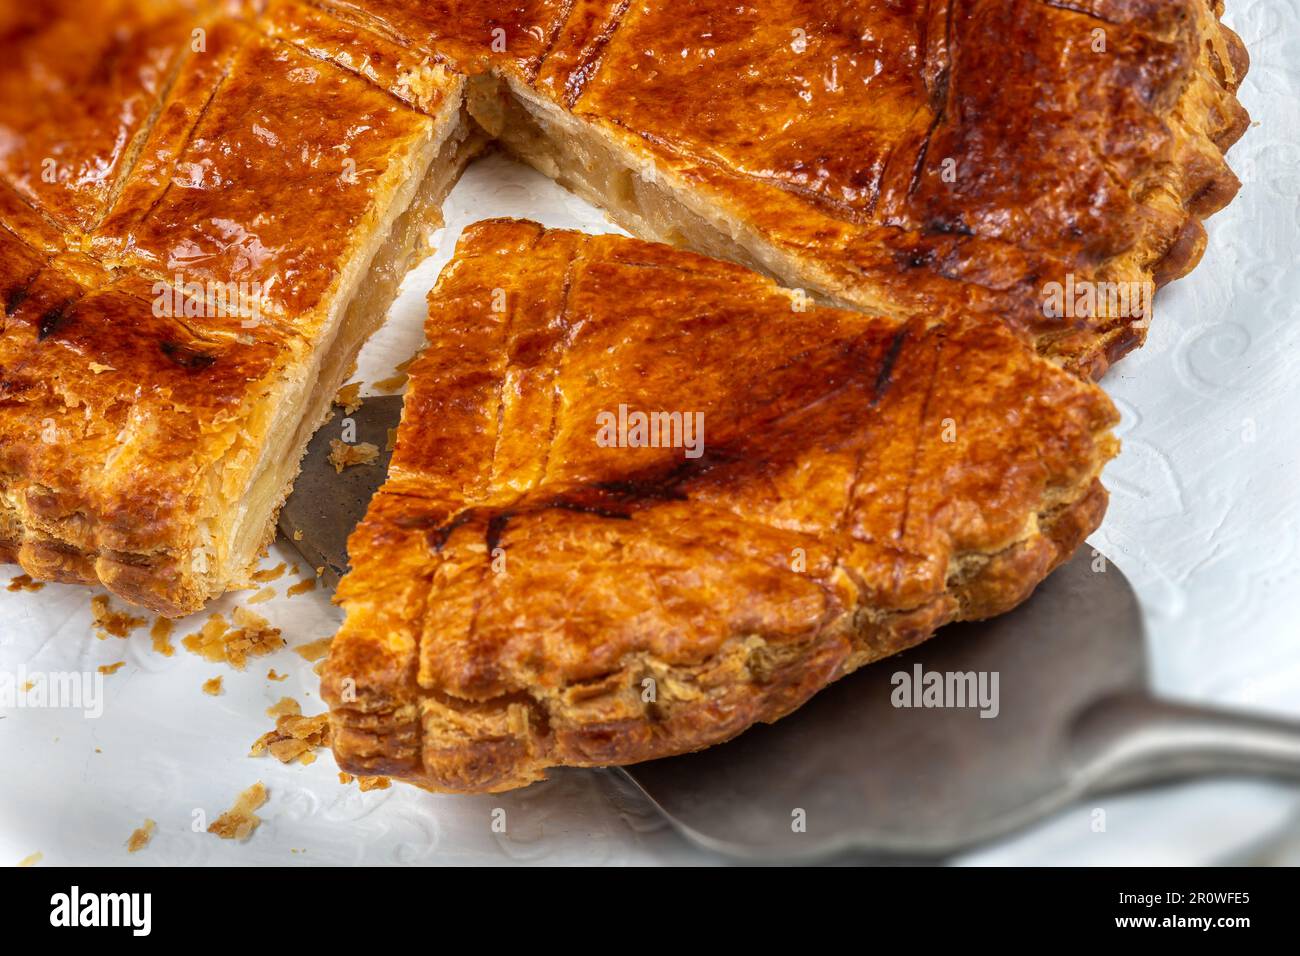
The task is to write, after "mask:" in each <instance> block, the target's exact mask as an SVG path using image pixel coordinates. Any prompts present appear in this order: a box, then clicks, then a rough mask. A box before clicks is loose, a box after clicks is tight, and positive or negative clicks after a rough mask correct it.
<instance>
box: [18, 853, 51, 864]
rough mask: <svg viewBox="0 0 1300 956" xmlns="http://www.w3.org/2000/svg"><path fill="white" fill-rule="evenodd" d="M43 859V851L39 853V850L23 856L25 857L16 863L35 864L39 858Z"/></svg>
mask: <svg viewBox="0 0 1300 956" xmlns="http://www.w3.org/2000/svg"><path fill="white" fill-rule="evenodd" d="M43 859H45V854H44V853H40V852H36V853H33V854H32V855H31V856H25V857H23V858H22V859H21V860H19V861H18V865H19V866H35V865H36V864H37V863H40V862H41V860H43Z"/></svg>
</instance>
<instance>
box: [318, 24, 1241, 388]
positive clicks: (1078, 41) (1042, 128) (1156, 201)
mask: <svg viewBox="0 0 1300 956" xmlns="http://www.w3.org/2000/svg"><path fill="white" fill-rule="evenodd" d="M334 6H335V7H336V8H338V9H340V10H343V11H345V13H344V14H343V15H347V16H350V17H353V18H354V19H355V20H356V22H367V23H375V24H381V25H382V28H383V29H387V30H391V31H393V32H394V34H395V35H397V36H400V37H401V38H402V42H408V43H414V44H424V45H425V47H426V48H427V49H429V50H431V51H436V52H437V53H438V55H441V56H446V57H448V58H450V59H451V60H453V61H454V62H455V63H456V64H457V65H458V67H459V68H461V69H464V70H467V71H475V70H481V69H486V68H487V67H488V66H492V67H494V68H495V69H497V70H498V71H501V72H503V73H505V74H506V75H508V76H509V77H511V79H512V81H513V82H514V83H515V84H516V92H519V91H521V90H522V91H526V92H527V93H529V94H531V95H534V96H536V97H538V98H540V100H541V101H543V102H545V103H549V104H551V105H553V106H554V107H556V108H558V109H560V110H563V111H565V112H567V113H569V114H571V115H573V116H574V117H577V118H580V119H581V120H583V121H585V122H587V123H590V124H594V126H595V127H596V128H598V129H599V130H601V131H602V133H603V134H604V135H606V136H607V137H609V138H610V139H611V140H612V141H614V142H616V143H618V144H620V147H621V148H622V149H623V150H625V151H627V152H628V153H630V154H633V155H638V156H640V157H641V158H642V162H641V170H640V171H641V174H642V175H644V176H647V177H651V178H653V179H655V180H658V181H661V182H662V183H663V184H665V187H666V188H667V189H668V190H669V191H673V192H675V193H678V194H680V193H683V192H685V193H694V194H696V195H697V196H699V197H702V198H701V201H702V202H703V203H704V204H705V205H706V206H707V209H706V210H704V211H703V213H702V214H704V215H706V216H707V217H712V218H713V219H714V220H715V224H718V223H720V225H719V228H721V229H724V230H727V229H729V230H731V231H732V232H734V233H736V234H738V235H740V234H745V233H750V232H752V233H753V234H754V235H755V236H756V237H757V238H758V239H759V240H760V241H761V242H762V243H764V244H765V245H766V246H768V247H770V248H769V249H767V250H766V251H765V252H764V254H763V255H760V256H758V258H760V260H762V261H761V264H762V265H763V266H764V267H765V268H767V269H769V270H770V271H772V272H775V273H776V274H778V275H780V276H781V278H782V279H783V281H784V282H785V283H786V284H788V285H794V284H803V285H805V286H806V287H807V288H809V289H813V290H816V291H818V292H819V293H821V294H823V295H824V296H825V297H827V298H828V299H830V300H831V301H833V302H837V303H840V304H849V305H853V306H856V307H861V308H868V309H872V310H874V311H880V312H884V313H887V314H892V315H899V316H903V315H915V314H920V313H924V314H930V315H933V314H936V313H941V312H961V311H966V312H970V311H975V312H979V313H981V314H985V315H988V316H989V317H990V318H994V317H996V318H998V319H1001V320H1003V321H1006V322H1008V323H1009V324H1010V325H1011V326H1012V327H1013V328H1015V329H1016V330H1017V331H1019V332H1021V333H1022V334H1023V335H1025V336H1026V337H1028V338H1030V339H1032V340H1033V341H1035V342H1036V344H1037V345H1038V347H1039V348H1040V350H1041V351H1043V352H1044V353H1045V354H1047V355H1049V356H1050V357H1052V358H1053V359H1054V360H1055V361H1057V362H1058V363H1059V364H1064V365H1067V366H1069V367H1071V368H1073V369H1075V370H1076V371H1078V372H1080V373H1082V374H1087V375H1090V376H1093V377H1098V376H1100V374H1101V373H1102V372H1104V371H1105V369H1106V368H1107V367H1108V366H1109V365H1110V364H1111V363H1112V362H1113V361H1115V360H1116V359H1118V358H1119V357H1120V356H1121V355H1123V354H1124V353H1125V352H1127V351H1128V350H1130V349H1132V348H1133V347H1135V346H1136V345H1138V344H1140V343H1141V341H1142V339H1143V338H1144V336H1145V330H1146V325H1147V320H1148V319H1149V310H1148V311H1144V312H1142V313H1141V314H1130V313H1129V312H1122V311H1120V310H1110V311H1108V310H1097V311H1096V312H1095V314H1090V315H1085V316H1074V315H1070V316H1068V317H1067V318H1065V319H1064V320H1063V319H1062V318H1061V317H1059V316H1057V315H1055V314H1049V312H1050V310H1045V308H1044V299H1045V291H1044V287H1045V286H1046V285H1047V284H1049V283H1053V282H1065V281H1066V279H1067V277H1075V278H1077V279H1079V280H1083V281H1085V282H1098V283H1121V282H1123V283H1140V284H1144V283H1154V284H1163V283H1164V282H1167V281H1168V280H1170V279H1172V278H1177V277H1178V276H1180V275H1183V274H1184V273H1186V272H1187V271H1189V270H1190V269H1191V268H1192V267H1193V266H1195V264H1196V262H1197V260H1198V259H1199V257H1200V255H1201V252H1202V251H1203V249H1204V244H1205V234H1204V230H1203V229H1202V227H1201V225H1200V219H1201V218H1202V217H1204V216H1207V215H1209V214H1210V213H1212V212H1214V211H1215V210H1217V209H1219V208H1221V207H1222V206H1224V205H1226V203H1227V202H1228V201H1229V200H1230V199H1231V198H1232V196H1233V195H1234V193H1235V191H1236V189H1237V186H1238V183H1237V180H1236V177H1235V176H1233V174H1232V172H1231V170H1229V169H1228V167H1227V165H1226V164H1225V162H1224V159H1223V153H1224V151H1225V150H1226V149H1227V147H1228V146H1230V145H1231V144H1232V143H1233V142H1234V141H1235V140H1236V139H1237V138H1238V137H1239V136H1240V135H1241V134H1242V133H1243V132H1244V131H1245V129H1246V126H1247V124H1248V121H1249V117H1248V116H1247V115H1246V112H1245V110H1244V109H1243V108H1242V107H1241V105H1240V104H1239V103H1238V102H1237V100H1236V97H1235V96H1234V93H1235V90H1236V88H1237V86H1238V84H1239V83H1240V82H1241V79H1242V76H1243V75H1244V73H1245V70H1246V66H1247V56H1246V52H1245V48H1244V46H1243V45H1242V44H1241V41H1240V40H1239V39H1238V38H1237V37H1236V35H1235V34H1233V33H1232V31H1231V30H1228V29H1227V28H1226V27H1224V26H1223V25H1222V24H1221V23H1220V22H1219V19H1218V17H1219V14H1220V13H1221V11H1222V3H1221V2H1219V0H1084V2H1078V3H1051V2H1046V0H935V2H926V3H921V2H906V3H897V2H883V0H880V2H874V0H873V2H862V0H852V2H843V0H840V2H831V3H827V2H825V0H763V2H761V3H752V4H748V5H745V4H736V3H734V2H732V0H695V2H691V3H655V2H628V0H576V2H559V0H554V2H547V0H533V2H527V3H519V4H511V5H508V6H503V5H501V4H497V3H488V2H477V3H432V4H409V3H404V2H401V0H346V2H339V3H336V4H334ZM544 122H546V121H545V120H544ZM575 148H579V147H575ZM694 211H695V212H697V213H701V209H699V208H698V207H697V208H695V209H694ZM792 273H797V277H796V275H794V274H792ZM1112 311H1114V312H1116V313H1117V314H1112Z"/></svg>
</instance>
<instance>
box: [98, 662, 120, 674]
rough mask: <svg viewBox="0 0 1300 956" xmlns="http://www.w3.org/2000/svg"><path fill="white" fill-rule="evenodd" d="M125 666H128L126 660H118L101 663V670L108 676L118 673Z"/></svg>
mask: <svg viewBox="0 0 1300 956" xmlns="http://www.w3.org/2000/svg"><path fill="white" fill-rule="evenodd" d="M125 666H126V661H118V662H117V663H116V664H100V665H99V672H100V673H101V674H103V675H104V676H105V677H107V676H109V675H110V674H116V673H117V672H118V671H119V670H121V669H122V668H123V667H125Z"/></svg>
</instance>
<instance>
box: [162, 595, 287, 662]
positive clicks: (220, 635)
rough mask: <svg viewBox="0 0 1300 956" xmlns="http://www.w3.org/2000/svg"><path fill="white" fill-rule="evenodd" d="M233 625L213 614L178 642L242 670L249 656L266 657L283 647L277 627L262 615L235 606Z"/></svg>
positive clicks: (213, 660) (282, 640)
mask: <svg viewBox="0 0 1300 956" xmlns="http://www.w3.org/2000/svg"><path fill="white" fill-rule="evenodd" d="M231 617H232V618H233V619H234V623H235V625H236V627H235V628H234V629H231V628H230V627H229V626H228V625H227V624H226V619H225V618H223V617H222V616H221V615H220V614H213V615H212V616H211V617H210V618H209V619H208V623H207V624H204V625H203V628H202V629H201V630H199V631H198V632H197V633H195V634H191V635H189V636H188V637H186V638H185V639H184V640H183V641H182V642H181V643H182V644H183V645H184V646H185V649H186V650H187V651H190V652H191V653H194V654H198V655H199V656H200V657H202V658H203V659H204V660H206V661H210V662H211V663H214V664H219V663H221V662H223V661H224V662H225V663H227V664H229V665H230V666H231V667H233V668H235V670H239V671H242V670H243V669H244V666H245V665H246V664H247V663H248V658H250V657H265V656H266V655H267V654H270V653H273V652H274V651H278V650H279V649H280V648H282V647H284V638H283V637H281V636H280V629H279V628H278V627H272V626H271V625H270V623H269V622H268V621H267V620H266V618H264V617H260V616H259V615H257V614H254V613H253V612H252V611H248V610H245V609H244V608H242V607H237V608H235V610H234V613H233V614H232V615H231Z"/></svg>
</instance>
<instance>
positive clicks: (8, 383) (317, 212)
mask: <svg viewBox="0 0 1300 956" xmlns="http://www.w3.org/2000/svg"><path fill="white" fill-rule="evenodd" d="M65 6H66V4H65ZM86 6H87V9H89V8H90V7H93V4H88V5H86ZM64 14H65V16H66V15H68V11H64ZM193 24H194V32H193V33H192V34H191V32H190V31H188V30H187V31H186V34H185V35H186V36H187V37H190V36H191V35H192V36H193V37H194V42H193V43H192V44H189V43H187V45H186V46H185V48H184V51H185V52H184V55H183V57H182V61H181V62H180V63H179V65H178V66H177V67H176V68H175V69H174V70H173V71H172V72H171V73H170V74H169V75H168V77H167V78H166V81H165V82H164V80H163V78H161V77H158V82H157V83H156V84H154V85H155V86H156V87H157V92H158V100H157V102H156V103H154V104H153V105H152V106H150V105H149V104H148V102H147V99H145V98H144V94H143V93H141V94H140V97H141V102H140V104H139V105H138V106H135V105H133V106H132V107H131V109H132V111H136V112H139V113H141V115H143V116H147V117H148V121H147V122H145V121H143V120H142V121H141V123H140V124H138V125H139V129H140V132H139V133H138V134H136V133H133V134H132V135H133V136H136V137H137V138H138V139H139V142H138V143H137V145H136V146H135V147H134V148H133V150H132V151H131V153H130V156H129V159H130V160H131V161H130V162H127V159H126V158H123V159H121V160H120V161H119V163H118V165H119V166H121V167H122V168H121V169H120V172H119V173H118V174H117V175H116V176H115V177H113V178H112V180H111V186H110V185H109V180H108V178H107V177H102V178H101V179H91V180H88V181H86V182H85V183H84V184H80V183H78V182H73V181H69V182H67V183H66V184H64V188H66V189H67V190H70V191H71V195H70V196H69V197H68V198H65V199H61V200H58V201H54V200H51V199H49V195H50V194H49V193H48V191H42V190H37V189H34V188H32V189H24V188H21V187H23V186H24V184H25V183H26V180H25V179H24V178H23V177H22V176H19V175H17V174H16V173H17V171H18V169H19V167H18V166H14V165H12V164H11V165H9V166H7V167H5V168H4V172H6V173H7V174H9V175H10V178H11V181H12V182H13V183H14V186H13V187H12V188H10V187H4V189H3V190H0V192H3V195H4V196H5V197H7V198H6V201H5V203H4V204H3V206H0V213H2V215H3V218H2V219H0V240H2V241H3V242H4V244H5V247H6V248H5V254H4V257H3V260H2V261H0V292H2V293H3V296H4V304H5V318H4V320H3V325H2V326H0V513H2V514H3V517H2V518H0V558H3V559H4V560H16V561H17V562H19V563H20V564H22V566H23V568H24V569H25V570H26V571H27V572H28V573H30V574H32V575H34V576H38V577H40V578H43V579H49V580H59V581H85V582H96V581H98V582H102V583H103V584H104V585H105V586H107V587H108V588H110V589H111V590H113V591H115V592H116V593H118V594H120V595H121V596H123V597H125V598H127V599H128V600H131V601H134V602H136V603H139V604H143V605H145V606H147V607H150V608H152V609H154V610H156V611H159V612H160V613H164V614H169V615H175V614H183V613H187V612H190V611H194V610H197V609H198V608H199V607H201V606H202V605H203V603H204V602H205V601H206V600H207V599H209V598H210V597H212V596H214V595H217V594H220V593H221V592H222V591H224V590H226V589H228V588H230V587H232V586H236V585H238V584H241V583H243V582H244V580H245V575H246V573H247V572H248V571H249V570H250V569H251V567H252V565H253V564H254V562H255V560H256V557H257V554H258V552H259V551H260V550H261V549H262V548H263V547H264V546H265V545H266V544H267V543H268V542H269V541H270V538H271V536H272V535H273V534H274V515H275V512H276V509H277V508H278V507H279V505H280V503H281V502H282V501H283V499H284V497H285V495H286V494H287V493H288V489H289V484H290V482H291V481H292V479H293V477H294V476H295V474H296V473H297V468H298V462H299V459H300V458H301V455H302V451H303V449H304V448H305V446H306V442H307V439H308V438H309V437H310V435H311V433H312V431H313V430H314V429H315V427H316V426H317V425H318V424H319V422H320V421H321V420H322V418H323V416H324V415H325V414H326V413H327V411H328V407H329V401H330V398H331V397H332V396H333V394H334V393H335V391H336V390H337V388H338V387H339V385H341V384H342V382H343V380H344V378H345V376H346V375H347V374H348V372H349V371H350V368H351V366H352V364H353V362H354V360H355V356H356V354H357V351H358V350H359V348H360V346H361V344H362V342H363V341H364V340H365V338H366V337H367V336H368V335H369V334H370V333H371V332H372V331H373V330H374V329H375V328H377V327H378V325H379V323H380V322H381V321H382V319H383V316H384V313H385V311H386V310H387V308H388V305H389V303H390V302H391V300H392V298H393V296H394V295H395V294H396V291H397V286H398V284H399V282H400V280H401V278H402V276H403V275H404V274H405V272H406V270H407V268H408V266H409V265H410V264H411V263H412V262H413V261H415V259H416V258H418V256H420V255H421V254H423V252H424V251H425V249H424V247H423V234H424V233H425V232H426V231H427V230H429V229H431V228H432V227H433V226H435V225H437V224H439V222H440V220H439V218H438V209H439V205H440V203H441V201H442V199H443V196H444V195H445V193H446V191H447V190H448V189H449V187H450V185H451V183H452V182H453V181H454V178H455V176H456V174H457V173H458V171H459V169H460V168H461V167H462V166H463V164H464V163H465V162H466V160H467V159H468V157H469V156H470V155H472V152H473V150H474V148H475V147H476V145H477V144H479V143H480V142H481V137H478V136H475V135H472V134H471V128H470V126H469V124H468V122H467V120H466V118H465V115H464V112H463V107H462V101H463V97H462V93H461V87H462V84H463V79H462V78H461V77H460V76H458V75H456V74H453V73H450V72H448V71H447V70H446V69H445V68H441V67H438V66H437V65H436V64H433V63H432V62H431V61H428V60H427V59H424V60H419V61H417V60H416V59H415V58H414V57H412V56H411V55H409V54H408V53H406V51H404V50H401V49H399V48H396V47H394V46H393V45H392V44H391V43H390V42H389V41H387V40H385V39H383V38H381V37H379V36H376V35H371V34H368V33H365V32H362V31H358V30H357V29H355V28H351V27H350V28H348V29H347V31H346V33H347V36H346V38H344V39H340V37H339V36H338V32H337V29H334V30H332V29H331V26H332V24H331V21H329V19H328V18H326V17H324V16H323V15H322V14H320V13H319V12H318V11H315V10H313V9H311V8H309V7H303V6H299V5H296V4H289V3H281V4H276V5H274V6H273V7H272V9H271V11H270V12H269V13H268V14H267V16H266V18H264V19H261V20H257V21H242V20H238V19H233V18H226V17H221V18H216V19H212V20H204V19H198V20H194V21H193ZM84 29H85V30H86V31H94V30H103V31H108V32H109V33H114V31H118V30H119V28H118V27H117V26H115V25H114V24H113V23H112V22H111V21H107V20H105V21H101V19H100V18H98V17H94V16H90V17H88V18H87V21H86V23H85V25H84ZM124 29H128V30H129V29H130V27H129V26H128V27H126V28H124ZM83 42H84V43H85V44H86V45H87V46H88V47H94V48H98V46H96V44H94V43H92V42H91V41H90V40H88V39H87V40H84V41H83ZM100 45H101V46H102V45H103V44H100ZM38 49H39V48H38ZM33 55H34V54H33ZM47 65H48V66H49V69H50V71H52V72H57V71H59V70H63V69H65V67H68V64H67V63H66V62H65V59H64V58H62V57H59V56H54V57H52V59H51V61H50V62H49V63H48V64H47ZM137 65H138V66H140V68H141V69H143V68H144V65H143V64H140V63H139V62H138V61H137ZM72 66H73V67H75V69H76V70H77V71H81V70H83V67H82V66H81V65H79V64H73V65H72ZM28 68H29V69H32V70H35V69H36V66H35V65H33V64H28ZM133 102H134V101H133ZM53 122H54V121H53V120H52V119H51V120H50V123H53ZM133 128H134V127H133ZM41 132H43V133H44V134H46V135H49V136H54V135H56V134H57V132H58V131H57V130H54V129H47V130H43V131H41ZM35 135H36V134H35V133H32V134H30V135H29V136H28V139H29V140H32V141H35V139H34V138H35ZM123 135H125V134H123ZM3 141H5V137H4V136H0V142H3ZM96 143H97V141H95V142H90V141H88V142H87V144H86V148H87V149H90V148H91V146H95V148H96V149H99V148H100V147H99V146H97V145H96ZM123 156H124V157H125V154H123ZM5 161H12V162H17V160H15V159H14V155H13V154H11V155H10V156H8V157H6V158H5ZM23 162H24V163H27V162H28V161H27V160H26V159H24V160H23ZM23 168H25V166H24V167H23ZM81 189H84V190H85V194H84V195H83V194H81V193H80V192H79V191H78V190H81ZM66 210H72V211H74V212H76V214H77V216H78V217H79V218H77V219H76V221H75V223H72V224H68V223H69V217H70V215H71V214H70V213H69V214H66V215H65V212H66Z"/></svg>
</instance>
